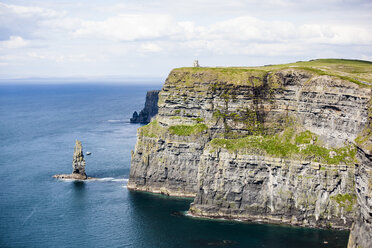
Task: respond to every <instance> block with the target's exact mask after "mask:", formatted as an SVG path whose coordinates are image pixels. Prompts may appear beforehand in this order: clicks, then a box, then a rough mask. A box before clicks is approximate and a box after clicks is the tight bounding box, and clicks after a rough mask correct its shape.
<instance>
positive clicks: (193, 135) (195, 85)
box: [128, 60, 372, 247]
mask: <svg viewBox="0 0 372 248" xmlns="http://www.w3.org/2000/svg"><path fill="white" fill-rule="evenodd" d="M371 69H372V64H371V63H368V62H360V61H346V60H316V61H310V62H300V63H295V64H289V65H278V66H266V67H255V68H179V69H174V70H173V71H172V72H171V73H170V74H169V76H168V78H167V80H166V82H165V84H164V86H163V89H162V91H161V92H160V93H159V101H158V106H159V112H158V115H157V116H156V118H155V120H154V121H153V122H151V123H150V124H148V125H146V126H144V127H141V128H140V129H139V130H138V140H137V144H136V147H135V150H134V151H133V153H132V164H131V171H130V179H129V182H128V188H129V189H132V190H143V191H151V192H156V193H164V194H169V195H177V196H192V197H195V198H194V202H193V204H192V205H191V207H190V211H189V212H190V213H191V214H193V215H196V216H205V217H211V218H215V217H217V218H222V217H223V218H232V219H242V220H259V221H267V222H279V223H288V224H293V225H302V226H313V227H327V228H350V227H351V224H352V223H353V221H354V218H355V217H356V216H360V215H363V216H365V219H360V218H359V217H358V218H359V219H360V220H361V221H360V223H359V222H355V224H354V227H353V231H352V233H355V237H359V238H360V233H361V232H365V230H368V228H370V227H369V226H368V225H369V224H368V221H370V219H368V218H370V216H369V217H368V214H369V213H370V207H371V205H372V204H371V202H370V198H368V199H367V202H366V196H368V194H370V191H368V190H369V188H366V187H365V185H366V183H367V184H368V182H370V181H368V180H370V178H371V174H368V173H366V172H365V170H366V169H365V168H366V166H368V165H366V160H365V159H364V157H363V155H361V152H360V149H359V148H357V146H355V140H362V139H363V138H364V136H368V135H369V134H370V133H368V130H367V131H365V130H366V127H367V126H368V123H369V117H368V112H369V106H370V103H369V101H370V95H371V88H370V85H369V83H370V82H372V75H371V73H370V72H371V71H372V70H371ZM363 131H364V132H367V133H366V134H364V135H363V134H362V132H363ZM371 133H372V132H371ZM368 137H369V136H368ZM362 141H363V142H365V141H364V140H362ZM359 143H361V142H359ZM358 175H359V176H360V177H361V178H360V179H358V178H359V177H358ZM358 180H359V182H358ZM358 185H361V186H358ZM355 186H356V188H357V191H355ZM358 187H361V188H362V189H361V190H360V192H358ZM368 201H369V202H368ZM365 206H367V207H368V208H366V207H365ZM366 209H368V211H369V212H368V211H366ZM367 217H368V218H367ZM359 219H358V220H359ZM358 223H359V224H358ZM351 240H354V239H352V238H351ZM355 240H356V241H355V242H354V243H357V242H358V238H355ZM351 242H352V241H351ZM367 242H371V241H370V240H369V241H368V240H367ZM357 244H358V245H359V244H361V243H360V242H359V243H357ZM365 244H367V243H363V245H364V246H365ZM368 244H369V243H368ZM366 247H367V246H366Z"/></svg>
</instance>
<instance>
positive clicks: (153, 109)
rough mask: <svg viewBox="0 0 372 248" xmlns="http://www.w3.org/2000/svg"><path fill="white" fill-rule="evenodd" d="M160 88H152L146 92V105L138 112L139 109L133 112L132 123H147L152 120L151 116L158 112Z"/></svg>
mask: <svg viewBox="0 0 372 248" xmlns="http://www.w3.org/2000/svg"><path fill="white" fill-rule="evenodd" d="M159 92H160V91H159V90H151V91H148V92H147V94H146V102H145V107H144V109H142V110H141V111H140V113H139V114H138V113H137V111H135V112H134V113H133V116H132V118H130V122H131V123H144V124H147V123H149V122H150V121H151V118H152V117H154V116H155V115H156V114H157V113H158V96H159Z"/></svg>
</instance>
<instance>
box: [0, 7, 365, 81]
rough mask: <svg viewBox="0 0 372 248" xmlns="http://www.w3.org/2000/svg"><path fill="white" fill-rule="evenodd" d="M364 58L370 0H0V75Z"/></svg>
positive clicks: (158, 72) (136, 74) (104, 73)
mask: <svg viewBox="0 0 372 248" xmlns="http://www.w3.org/2000/svg"><path fill="white" fill-rule="evenodd" d="M315 58H348V59H362V60H370V61H372V0H297V1H296V0H267V1H265V0H187V1H183V0H178V1H175V0H105V1H97V0H32V1H29V0H23V1H22V0H12V1H6V0H5V1H4V0H0V80H6V79H14V78H17V79H19V78H92V79H93V78H102V79H118V78H119V79H120V78H165V77H166V76H167V75H168V73H169V72H170V70H171V69H172V68H176V67H185V66H192V65H193V61H194V60H195V59H198V60H199V63H200V65H201V66H259V65H266V64H278V63H288V62H295V61H299V60H301V61H304V60H309V59H315Z"/></svg>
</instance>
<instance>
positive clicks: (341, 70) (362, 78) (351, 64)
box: [168, 59, 372, 87]
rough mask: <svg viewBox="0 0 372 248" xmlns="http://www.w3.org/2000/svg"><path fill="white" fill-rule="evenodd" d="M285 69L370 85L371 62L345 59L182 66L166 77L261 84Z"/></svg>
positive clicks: (170, 78)
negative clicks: (260, 64) (241, 65)
mask: <svg viewBox="0 0 372 248" xmlns="http://www.w3.org/2000/svg"><path fill="white" fill-rule="evenodd" d="M289 68H293V69H298V70H304V71H308V72H311V73H312V74H315V75H329V76H333V77H337V78H340V79H342V80H347V81H350V82H353V83H355V84H357V85H359V86H362V87H371V85H370V84H372V73H371V72H372V62H369V61H362V60H347V59H316V60H310V61H299V62H296V63H290V64H281V65H267V66H261V67H223V68H221V67H216V68H213V67H190V68H189V67H184V68H178V69H175V70H173V72H172V73H171V75H170V76H169V78H168V80H169V81H172V82H173V81H174V82H176V81H177V82H179V81H183V82H184V83H185V84H186V85H192V84H193V83H194V82H195V81H196V82H230V83H232V84H235V85H242V84H244V85H252V86H259V85H262V84H263V78H265V77H266V76H267V75H268V73H269V72H272V73H275V72H276V71H279V70H283V69H289ZM181 74H182V76H181V78H179V76H180V75H181ZM198 79H200V80H198Z"/></svg>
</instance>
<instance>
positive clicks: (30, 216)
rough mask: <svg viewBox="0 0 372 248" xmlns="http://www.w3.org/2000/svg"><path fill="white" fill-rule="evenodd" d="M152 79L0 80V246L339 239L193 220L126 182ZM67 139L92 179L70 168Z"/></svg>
mask: <svg viewBox="0 0 372 248" xmlns="http://www.w3.org/2000/svg"><path fill="white" fill-rule="evenodd" d="M160 88H161V84H160V83H159V84H158V85H109V84H103V83H102V84H90V85H87V84H75V85H14V86H10V85H1V86H0V247H136V248H152V247H154V248H157V247H159V248H163V247H164V248H166V247H169V248H173V247H195V248H198V247H234V248H235V247H236V248H237V247H251V248H254V247H301V248H306V247H310V248H315V247H346V244H347V238H348V232H347V231H330V230H318V229H310V228H299V227H288V226H279V225H267V224H257V223H241V222H229V221H216V220H205V219H195V218H191V217H188V216H186V215H185V211H187V209H188V206H189V204H190V202H191V200H190V199H182V198H172V197H165V196H159V195H155V194H150V193H139V192H130V191H128V190H127V188H126V184H127V180H128V175H129V169H130V154H131V150H132V149H134V144H135V142H136V130H137V128H138V127H140V125H139V124H130V123H129V122H128V120H129V118H130V117H131V115H132V113H133V111H135V110H137V111H139V110H141V109H142V108H143V106H144V101H145V95H146V91H147V90H152V89H160ZM75 139H79V140H81V141H82V144H83V149H84V152H87V151H89V152H91V153H92V155H90V156H86V157H85V158H86V163H87V166H86V171H87V174H88V175H89V176H92V177H99V178H101V179H100V180H97V181H86V182H74V181H63V180H57V179H54V178H52V176H53V175H54V174H60V173H70V172H71V170H72V167H71V163H72V155H73V149H74V144H75Z"/></svg>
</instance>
